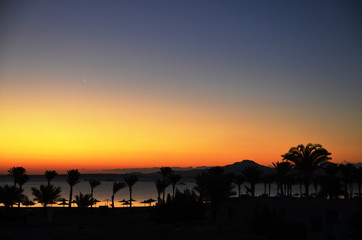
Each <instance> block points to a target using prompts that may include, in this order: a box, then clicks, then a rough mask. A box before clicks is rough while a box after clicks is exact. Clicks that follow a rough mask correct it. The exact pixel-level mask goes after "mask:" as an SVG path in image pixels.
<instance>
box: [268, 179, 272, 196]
mask: <svg viewBox="0 0 362 240" xmlns="http://www.w3.org/2000/svg"><path fill="white" fill-rule="evenodd" d="M268 188H269V189H268V196H269V197H270V188H271V183H270V182H269V183H268Z"/></svg>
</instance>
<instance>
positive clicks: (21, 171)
mask: <svg viewBox="0 0 362 240" xmlns="http://www.w3.org/2000/svg"><path fill="white" fill-rule="evenodd" d="M8 173H9V176H11V177H13V178H14V186H15V187H16V184H19V182H23V181H22V177H23V176H24V175H26V170H25V168H23V167H12V168H10V169H9V170H8Z"/></svg>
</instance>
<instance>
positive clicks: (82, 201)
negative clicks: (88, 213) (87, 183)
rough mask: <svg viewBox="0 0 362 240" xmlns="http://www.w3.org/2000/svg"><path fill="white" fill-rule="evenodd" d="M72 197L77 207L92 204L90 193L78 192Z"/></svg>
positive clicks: (85, 206)
mask: <svg viewBox="0 0 362 240" xmlns="http://www.w3.org/2000/svg"><path fill="white" fill-rule="evenodd" d="M74 198H75V200H74V202H75V203H76V204H77V206H78V207H79V208H87V207H89V206H91V205H92V204H93V198H92V196H91V194H82V193H81V192H80V193H79V195H75V197H74Z"/></svg>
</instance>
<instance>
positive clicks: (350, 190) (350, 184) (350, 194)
mask: <svg viewBox="0 0 362 240" xmlns="http://www.w3.org/2000/svg"><path fill="white" fill-rule="evenodd" d="M349 198H351V199H352V198H353V182H350V183H349Z"/></svg>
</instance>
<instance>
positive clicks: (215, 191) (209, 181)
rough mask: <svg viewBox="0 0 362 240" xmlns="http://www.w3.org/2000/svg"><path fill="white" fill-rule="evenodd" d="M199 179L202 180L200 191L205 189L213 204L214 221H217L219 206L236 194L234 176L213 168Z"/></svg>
mask: <svg viewBox="0 0 362 240" xmlns="http://www.w3.org/2000/svg"><path fill="white" fill-rule="evenodd" d="M197 178H199V180H200V178H202V180H201V181H200V182H201V184H202V186H198V189H204V193H205V196H206V197H207V199H208V200H209V201H210V203H211V209H212V214H213V220H214V221H215V220H216V215H217V210H218V207H219V205H220V204H221V203H223V202H224V201H226V200H227V199H228V198H229V197H230V196H232V195H235V194H236V193H235V192H234V191H233V188H234V185H233V184H232V183H233V180H234V175H233V174H230V173H224V169H223V168H222V167H211V168H209V169H208V170H207V172H206V174H202V175H199V176H198V177H197ZM196 184H197V183H196Z"/></svg>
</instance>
